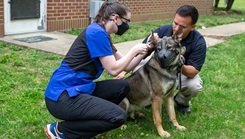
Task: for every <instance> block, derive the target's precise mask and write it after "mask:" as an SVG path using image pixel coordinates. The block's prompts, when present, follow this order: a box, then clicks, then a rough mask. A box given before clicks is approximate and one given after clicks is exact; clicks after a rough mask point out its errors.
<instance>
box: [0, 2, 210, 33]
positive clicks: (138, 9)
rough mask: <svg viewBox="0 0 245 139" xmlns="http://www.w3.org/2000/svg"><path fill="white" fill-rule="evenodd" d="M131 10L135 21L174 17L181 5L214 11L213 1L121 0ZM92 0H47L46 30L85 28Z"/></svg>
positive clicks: (0, 20)
mask: <svg viewBox="0 0 245 139" xmlns="http://www.w3.org/2000/svg"><path fill="white" fill-rule="evenodd" d="M119 1H120V2H124V3H125V4H126V5H127V6H128V7H129V8H130V10H131V12H132V18H131V20H132V22H145V21H152V20H162V19H171V18H173V16H174V14H175V11H176V9H177V8H178V7H179V6H180V5H182V4H186V3H188V4H192V5H194V6H196V7H197V9H198V10H199V13H200V15H209V14H212V11H213V0H151V1H150V0H119ZM3 4H4V2H3V0H2V1H0V37H3V36H4V5H3ZM90 22H91V21H90V18H89V0H47V31H66V30H70V29H73V28H84V27H86V26H87V25H89V23H90Z"/></svg>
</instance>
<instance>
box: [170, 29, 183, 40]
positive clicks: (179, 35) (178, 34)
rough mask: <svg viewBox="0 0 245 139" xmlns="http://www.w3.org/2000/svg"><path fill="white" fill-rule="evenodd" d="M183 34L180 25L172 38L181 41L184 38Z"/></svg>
mask: <svg viewBox="0 0 245 139" xmlns="http://www.w3.org/2000/svg"><path fill="white" fill-rule="evenodd" d="M182 36H183V28H182V27H179V29H178V30H177V31H176V32H175V33H174V34H173V35H172V38H173V39H174V40H178V42H180V41H181V40H182Z"/></svg>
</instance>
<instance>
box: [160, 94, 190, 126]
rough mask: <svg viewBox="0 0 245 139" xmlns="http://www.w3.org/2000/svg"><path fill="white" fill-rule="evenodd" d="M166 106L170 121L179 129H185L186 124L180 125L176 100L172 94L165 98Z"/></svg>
mask: <svg viewBox="0 0 245 139" xmlns="http://www.w3.org/2000/svg"><path fill="white" fill-rule="evenodd" d="M164 104H165V108H166V110H167V113H168V116H169V119H170V121H171V122H172V123H173V125H174V127H175V128H176V129H177V130H180V131H184V130H186V128H185V127H184V126H181V125H179V123H178V121H177V120H176V114H175V108H174V100H173V98H172V97H171V96H168V97H166V98H165V99H164Z"/></svg>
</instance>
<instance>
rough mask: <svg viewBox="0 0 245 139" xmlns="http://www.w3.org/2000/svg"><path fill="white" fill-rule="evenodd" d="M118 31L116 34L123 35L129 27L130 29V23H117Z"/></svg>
mask: <svg viewBox="0 0 245 139" xmlns="http://www.w3.org/2000/svg"><path fill="white" fill-rule="evenodd" d="M117 28H118V30H117V32H116V33H115V34H117V35H120V36H121V35H123V33H125V32H126V31H127V30H128V29H129V25H128V24H127V23H125V22H123V23H122V24H121V25H117Z"/></svg>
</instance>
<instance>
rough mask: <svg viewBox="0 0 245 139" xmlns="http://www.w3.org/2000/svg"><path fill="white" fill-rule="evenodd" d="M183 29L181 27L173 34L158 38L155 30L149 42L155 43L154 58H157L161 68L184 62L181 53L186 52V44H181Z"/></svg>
mask: <svg viewBox="0 0 245 139" xmlns="http://www.w3.org/2000/svg"><path fill="white" fill-rule="evenodd" d="M182 35H183V29H182V28H180V29H179V30H178V31H176V32H175V33H174V34H173V35H172V36H170V37H167V36H164V37H163V38H157V37H155V36H154V34H153V32H152V35H151V38H150V40H149V43H150V44H152V45H154V51H155V53H154V55H153V56H154V58H156V59H157V61H158V63H159V65H160V66H161V68H168V67H170V66H173V65H180V63H182V61H181V58H180V55H183V54H184V53H185V50H186V49H185V46H182V45H181V44H180V41H181V39H182Z"/></svg>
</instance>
